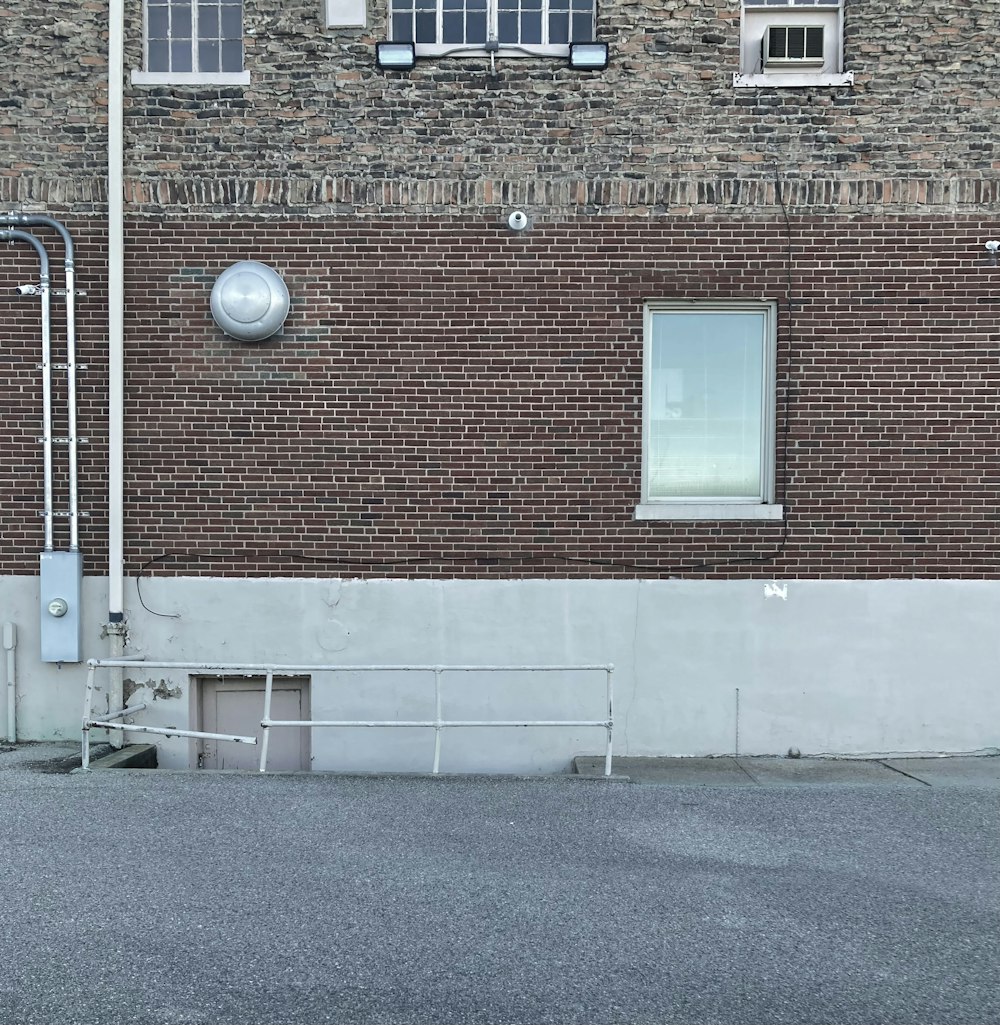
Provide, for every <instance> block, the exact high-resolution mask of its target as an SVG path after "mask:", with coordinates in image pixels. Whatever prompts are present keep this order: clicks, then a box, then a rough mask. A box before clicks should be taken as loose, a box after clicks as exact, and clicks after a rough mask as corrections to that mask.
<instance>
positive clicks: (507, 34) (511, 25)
mask: <svg viewBox="0 0 1000 1025" xmlns="http://www.w3.org/2000/svg"><path fill="white" fill-rule="evenodd" d="M497 37H498V38H499V40H500V42H501V43H516V42H518V38H517V12H516V11H501V12H500V13H499V15H498V17H497Z"/></svg>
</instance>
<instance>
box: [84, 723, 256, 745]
mask: <svg viewBox="0 0 1000 1025" xmlns="http://www.w3.org/2000/svg"><path fill="white" fill-rule="evenodd" d="M87 725H88V726H95V727H99V728H100V729H102V730H128V731H129V733H132V732H135V733H159V734H160V735H161V736H163V737H199V738H202V739H205V740H228V741H231V742H232V743H234V744H256V743H257V738H256V737H241V736H238V735H234V734H232V733H202V732H200V731H199V730H177V729H174V728H173V727H172V726H136V725H134V724H132V723H122V722H106V721H105V720H103V719H94V720H93V721H92V722H89V723H87Z"/></svg>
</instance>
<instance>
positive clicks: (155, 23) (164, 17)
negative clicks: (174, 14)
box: [146, 7, 170, 39]
mask: <svg viewBox="0 0 1000 1025" xmlns="http://www.w3.org/2000/svg"><path fill="white" fill-rule="evenodd" d="M169 26H170V16H169V15H168V13H167V9H166V7H150V9H149V11H148V13H147V16H146V31H147V32H148V33H149V38H150V39H166V38H167V37H168V35H169Z"/></svg>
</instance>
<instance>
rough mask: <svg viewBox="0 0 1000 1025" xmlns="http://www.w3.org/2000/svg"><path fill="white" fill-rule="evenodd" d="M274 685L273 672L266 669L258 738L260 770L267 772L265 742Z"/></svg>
mask: <svg viewBox="0 0 1000 1025" xmlns="http://www.w3.org/2000/svg"><path fill="white" fill-rule="evenodd" d="M273 686H274V673H272V672H271V671H270V670H268V673H267V677H266V678H265V680H264V718H263V719H262V720H261V723H260V725H261V727H262V729H263V731H264V732H263V735H262V736H261V738H260V771H261V772H267V742H268V739H269V738H270V735H271V688H272V687H273Z"/></svg>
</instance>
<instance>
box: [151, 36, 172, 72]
mask: <svg viewBox="0 0 1000 1025" xmlns="http://www.w3.org/2000/svg"><path fill="white" fill-rule="evenodd" d="M146 70H147V71H169V70H170V44H169V43H168V42H167V41H166V40H165V39H157V40H153V39H151V40H150V41H149V66H148V67H147V69H146Z"/></svg>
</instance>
